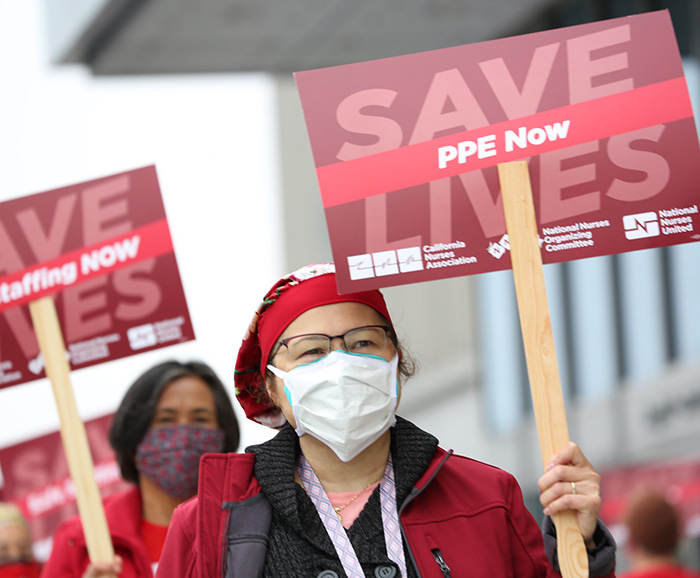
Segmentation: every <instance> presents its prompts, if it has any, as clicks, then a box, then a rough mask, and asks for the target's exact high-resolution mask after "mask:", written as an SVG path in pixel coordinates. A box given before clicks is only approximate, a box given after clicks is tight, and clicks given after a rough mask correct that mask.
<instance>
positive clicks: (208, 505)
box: [157, 448, 612, 578]
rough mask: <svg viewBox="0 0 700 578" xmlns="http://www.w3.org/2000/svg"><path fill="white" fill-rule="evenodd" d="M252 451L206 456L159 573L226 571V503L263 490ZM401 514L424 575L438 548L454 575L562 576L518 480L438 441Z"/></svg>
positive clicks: (433, 569)
mask: <svg viewBox="0 0 700 578" xmlns="http://www.w3.org/2000/svg"><path fill="white" fill-rule="evenodd" d="M254 459H255V458H254V455H253V454H249V453H248V454H228V455H223V454H208V455H205V456H204V457H203V458H202V461H201V462H200V481H199V495H198V497H197V498H193V499H192V500H189V501H188V502H185V503H184V504H181V505H180V506H178V508H177V509H176V510H175V513H174V515H173V518H172V521H171V523H170V529H169V530H168V537H167V538H166V542H165V547H164V549H163V554H162V556H161V560H160V564H159V566H158V572H157V577H158V578H161V577H162V578H219V577H224V576H225V574H224V568H223V566H224V560H225V557H226V551H225V548H226V542H227V540H226V536H225V533H226V529H227V528H228V518H227V516H228V513H227V512H228V511H227V510H226V509H223V508H222V504H223V503H224V502H245V501H246V500H250V499H251V498H253V497H254V496H257V495H258V493H259V492H260V485H259V484H258V481H257V480H256V479H255V477H254V475H253V462H254ZM399 515H400V520H401V525H402V528H403V531H404V536H405V541H406V543H407V544H408V550H407V552H406V562H407V563H408V564H411V560H412V559H413V560H415V566H416V567H417V569H418V571H419V575H420V576H421V577H422V578H442V577H443V574H442V572H441V570H440V568H439V566H438V564H437V562H436V560H435V555H434V553H433V550H435V549H438V550H440V553H441V554H442V557H443V558H444V560H445V561H446V562H447V564H448V566H449V567H450V570H451V575H452V576H454V577H455V578H456V577H460V576H470V577H484V578H486V577H488V578H493V577H496V576H498V577H508V576H511V577H515V576H517V577H518V578H528V577H532V578H535V577H539V578H543V577H554V576H559V574H558V573H557V572H556V571H555V570H554V569H553V568H552V566H551V564H550V562H549V559H548V558H547V556H546V554H545V551H544V546H543V540H542V534H541V532H540V529H539V527H538V525H537V523H536V522H535V520H534V519H533V517H532V515H531V514H530V513H529V512H528V511H527V509H526V508H525V506H524V504H523V500H522V494H521V492H520V488H519V487H518V484H517V482H516V481H515V479H514V478H513V476H511V475H510V474H508V473H506V472H504V471H503V470H500V469H498V468H495V467H492V466H488V465H486V464H483V463H480V462H477V461H475V460H471V459H468V458H465V457H461V456H456V455H451V454H448V453H447V452H445V451H444V450H442V449H439V448H438V450H437V451H436V452H435V455H434V457H433V459H432V462H431V463H430V466H429V467H428V468H427V470H426V471H425V473H424V474H423V476H422V477H421V479H420V480H419V481H418V483H417V484H415V487H414V491H413V492H412V494H411V495H410V496H409V497H408V498H407V499H406V500H405V501H404V503H403V505H402V507H401V510H400V512H399ZM610 576H612V573H611V574H610Z"/></svg>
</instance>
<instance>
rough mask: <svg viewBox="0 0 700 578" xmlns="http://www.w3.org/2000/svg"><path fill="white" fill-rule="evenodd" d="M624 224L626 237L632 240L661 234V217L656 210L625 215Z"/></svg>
mask: <svg viewBox="0 0 700 578" xmlns="http://www.w3.org/2000/svg"><path fill="white" fill-rule="evenodd" d="M622 225H623V227H624V228H625V237H626V238H627V239H629V240H630V241H633V240H635V239H646V238H648V237H658V236H659V235H660V234H661V229H660V228H659V217H658V215H657V214H656V213H655V212H654V211H649V212H646V213H637V214H636V215H625V216H624V217H622Z"/></svg>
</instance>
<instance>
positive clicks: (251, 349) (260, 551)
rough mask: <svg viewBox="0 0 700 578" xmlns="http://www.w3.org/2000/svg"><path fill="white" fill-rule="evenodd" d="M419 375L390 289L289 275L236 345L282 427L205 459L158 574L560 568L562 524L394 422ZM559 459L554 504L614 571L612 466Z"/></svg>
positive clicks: (550, 491) (252, 408)
mask: <svg viewBox="0 0 700 578" xmlns="http://www.w3.org/2000/svg"><path fill="white" fill-rule="evenodd" d="M411 373H412V364H411V362H410V360H409V359H408V357H407V355H406V354H405V352H404V351H403V350H402V348H401V344H400V342H399V341H398V339H397V336H396V333H395V331H394V327H393V325H392V323H391V318H390V315H389V311H388V309H387V306H386V304H385V302H384V298H383V297H382V294H381V293H380V292H379V291H376V290H374V291H365V292H360V293H352V294H347V295H339V294H338V292H337V289H336V281H335V269H334V267H333V265H331V264H327V265H316V266H309V267H304V268H303V269H300V270H299V271H296V272H295V273H292V274H291V275H289V276H287V277H284V278H283V279H281V280H280V281H279V282H278V283H276V284H275V285H274V286H273V287H272V288H271V289H270V291H268V293H267V294H266V296H265V298H264V300H263V303H262V304H261V306H260V307H259V309H258V311H257V312H256V315H255V318H254V320H253V323H252V324H251V327H250V331H249V333H248V334H247V336H246V338H245V339H244V341H243V344H242V346H241V349H240V351H239V353H238V359H237V363H236V387H237V397H238V400H239V402H240V403H241V404H242V406H243V407H244V409H245V411H246V414H247V416H248V417H249V418H251V419H253V420H255V421H257V422H259V423H263V424H265V425H268V426H270V427H274V428H277V429H279V432H278V433H277V435H276V436H275V437H274V438H273V439H271V440H269V441H268V442H265V443H263V444H260V445H258V446H253V447H251V448H248V449H247V451H246V453H245V454H229V455H223V454H219V455H209V456H205V457H204V458H203V460H202V462H201V465H200V488H199V494H198V497H197V499H195V500H191V501H189V502H186V503H185V504H183V505H181V506H179V507H178V508H177V509H176V511H175V514H174V516H173V520H172V522H171V525H170V529H169V531H168V537H167V539H166V543H165V547H164V550H163V556H162V558H161V562H160V565H159V567H158V574H157V576H158V578H174V577H188V578H189V577H197V578H218V577H223V578H238V577H245V578H251V577H256V576H264V577H266V578H296V577H299V578H301V577H313V578H338V577H343V576H347V577H349V578H363V577H379V578H392V577H399V576H400V577H404V578H418V577H425V578H442V577H446V576H453V577H455V578H458V577H463V576H470V577H473V576H483V577H488V578H492V577H496V576H517V577H518V578H527V577H536V576H537V577H545V576H558V571H557V564H556V560H552V559H550V558H548V555H547V553H546V551H547V552H553V551H554V549H555V544H556V538H555V537H554V536H553V529H552V527H551V523H550V524H549V525H548V527H547V530H546V536H545V540H544V541H543V537H542V533H541V531H540V529H539V527H538V526H537V524H536V522H535V520H534V519H533V517H532V516H531V515H530V514H529V512H528V511H527V509H526V508H525V506H524V505H523V500H522V495H521V492H520V488H519V487H518V485H517V483H516V481H515V479H514V478H513V477H512V476H511V475H509V474H507V473H505V472H503V471H502V470H499V469H497V468H495V467H492V466H489V465H486V464H483V463H480V462H477V461H474V460H471V459H468V458H465V457H462V456H458V455H454V454H452V452H448V451H445V450H443V449H442V448H440V447H439V446H438V441H437V439H435V438H434V437H433V436H432V435H430V434H428V433H426V432H424V431H422V430H420V429H419V428H417V427H416V426H415V425H413V424H412V423H410V422H409V421H407V420H404V419H402V418H400V417H397V416H396V414H395V411H396V408H397V406H398V404H399V401H400V398H401V384H402V380H404V379H406V378H407V377H408V376H410V375H411ZM551 464H552V467H551V468H550V469H549V470H548V472H547V473H546V474H545V475H544V476H543V477H542V478H541V479H540V483H539V486H540V490H541V495H542V503H543V505H544V507H545V513H546V514H551V513H557V512H559V511H562V510H564V509H574V510H576V511H577V514H578V522H579V527H580V529H581V532H582V534H583V537H584V539H585V541H586V545H587V547H588V549H589V566H590V574H591V576H611V575H612V572H613V568H614V551H615V547H614V542H613V541H612V538H611V537H610V535H609V533H607V531H606V530H605V528H604V527H602V526H601V525H600V524H599V523H598V522H597V519H596V514H597V512H598V509H599V507H600V495H599V479H600V478H599V476H598V475H597V474H596V472H595V471H594V470H593V467H592V466H591V465H590V463H589V462H588V460H587V459H586V458H585V457H584V455H583V454H582V452H581V450H580V449H579V448H578V447H577V446H576V445H574V444H570V445H569V446H567V447H565V448H562V449H561V451H560V452H559V453H558V454H557V455H555V456H553V457H552V460H551ZM574 488H575V493H574ZM545 542H547V546H545ZM552 558H554V556H553V555H552Z"/></svg>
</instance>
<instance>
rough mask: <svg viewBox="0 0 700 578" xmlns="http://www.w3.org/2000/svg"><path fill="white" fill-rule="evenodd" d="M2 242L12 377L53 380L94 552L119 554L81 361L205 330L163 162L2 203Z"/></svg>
mask: <svg viewBox="0 0 700 578" xmlns="http://www.w3.org/2000/svg"><path fill="white" fill-rule="evenodd" d="M0 243H1V244H0V246H2V247H3V249H2V252H1V253H0V274H1V275H3V276H2V277H0V311H3V310H5V311H4V313H3V317H4V319H2V321H3V322H4V323H6V325H7V328H8V330H7V331H6V332H3V333H0V335H1V336H3V339H4V335H5V334H7V335H8V336H9V337H10V338H11V339H13V340H14V341H12V340H10V343H9V347H6V344H5V341H0V377H2V380H1V381H2V383H3V384H4V385H5V386H7V385H14V384H18V383H22V382H23V381H28V380H29V379H32V377H31V374H30V373H28V372H26V371H25V367H26V368H28V369H29V371H30V372H31V373H32V374H34V375H35V376H37V377H38V376H40V374H42V372H43V373H45V375H46V376H47V377H48V378H49V381H50V382H51V387H52V389H53V394H54V399H55V401H56V407H57V410H58V415H59V418H60V422H61V438H62V440H63V448H64V451H65V453H66V458H67V461H68V467H69V470H70V474H71V479H72V482H73V484H74V485H75V492H76V502H77V505H78V511H79V512H80V518H81V522H82V526H83V532H84V535H85V540H86V546H87V550H88V554H89V557H90V560H91V562H93V563H96V562H112V561H113V559H114V548H113V545H112V542H111V538H110V535H109V530H108V528H107V520H106V518H105V514H104V509H103V508H102V503H101V500H100V494H99V489H98V486H97V482H96V479H95V476H94V462H93V459H92V456H91V454H90V448H89V447H88V443H87V436H86V432H85V426H84V424H83V422H82V421H81V419H80V415H79V413H78V408H77V404H76V402H75V397H74V395H73V390H72V387H71V383H70V370H71V367H70V365H71V364H72V365H73V366H74V367H76V366H80V365H82V366H86V365H94V364H95V363H101V362H104V361H107V360H109V359H115V358H117V357H123V356H125V355H131V354H133V353H138V352H141V351H146V350H149V349H154V348H156V347H163V346H165V345H171V344H173V343H177V342H182V341H188V340H190V339H193V338H194V334H193V331H192V325H191V322H190V319H189V314H188V312H187V305H186V302H185V298H184V292H183V290H182V285H181V283H180V278H179V273H178V271H177V264H176V261H175V255H174V253H173V248H172V241H171V239H170V233H169V230H168V226H167V221H166V218H165V210H164V207H163V203H162V200H161V198H160V189H159V187H158V180H157V176H156V172H155V167H153V166H151V167H145V168H142V169H136V170H134V171H129V172H126V173H122V174H119V175H114V176H111V177H106V178H103V179H97V180H94V181H90V182H86V183H81V184H79V185H74V186H71V187H64V188H62V189H56V190H53V191H48V192H46V193H40V194H38V195H31V196H29V197H24V198H22V199H16V200H14V201H8V202H7V203H2V204H0ZM106 275H109V277H106ZM74 286H75V287H74ZM58 292H60V294H59V297H58V298H57V300H58V301H60V304H59V305H60V306H62V308H63V316H62V321H63V324H62V323H61V319H60V318H59V313H58V308H57V307H56V304H55V302H54V297H53V294H54V293H58ZM24 303H28V304H29V313H30V316H31V322H32V325H33V332H32V325H30V324H29V322H28V319H27V316H26V311H23V310H22V309H18V307H19V306H20V305H22V304H24ZM62 325H63V327H62ZM64 327H65V336H66V337H65V338H64ZM0 329H4V328H3V327H2V325H0ZM66 342H68V348H67V347H66ZM12 345H15V346H16V347H15V348H13V347H12ZM18 355H19V357H18ZM13 356H14V359H13ZM34 356H35V357H34ZM69 358H70V361H69ZM15 360H16V361H15Z"/></svg>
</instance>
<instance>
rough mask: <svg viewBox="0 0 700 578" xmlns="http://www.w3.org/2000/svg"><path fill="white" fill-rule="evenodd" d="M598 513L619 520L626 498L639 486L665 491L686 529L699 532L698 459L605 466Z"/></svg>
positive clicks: (608, 521) (610, 521) (609, 521)
mask: <svg viewBox="0 0 700 578" xmlns="http://www.w3.org/2000/svg"><path fill="white" fill-rule="evenodd" d="M601 478H602V481H601V495H602V497H603V504H602V506H601V509H600V512H599V517H600V519H601V520H602V521H603V522H605V524H607V525H608V526H614V525H616V524H621V523H622V515H623V513H624V510H625V507H626V505H627V500H628V499H629V497H630V496H632V495H633V494H634V493H635V492H637V491H638V490H642V489H655V490H658V491H661V492H664V493H665V495H666V497H667V499H668V500H669V501H670V502H671V503H673V504H674V505H676V507H677V508H678V510H679V512H680V514H681V518H682V523H683V526H684V528H685V533H686V534H687V535H689V536H692V537H697V536H700V461H697V460H691V461H679V462H668V463H649V464H643V465H638V466H630V467H627V468H619V469H614V470H608V471H606V472H603V473H602V475H601Z"/></svg>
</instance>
